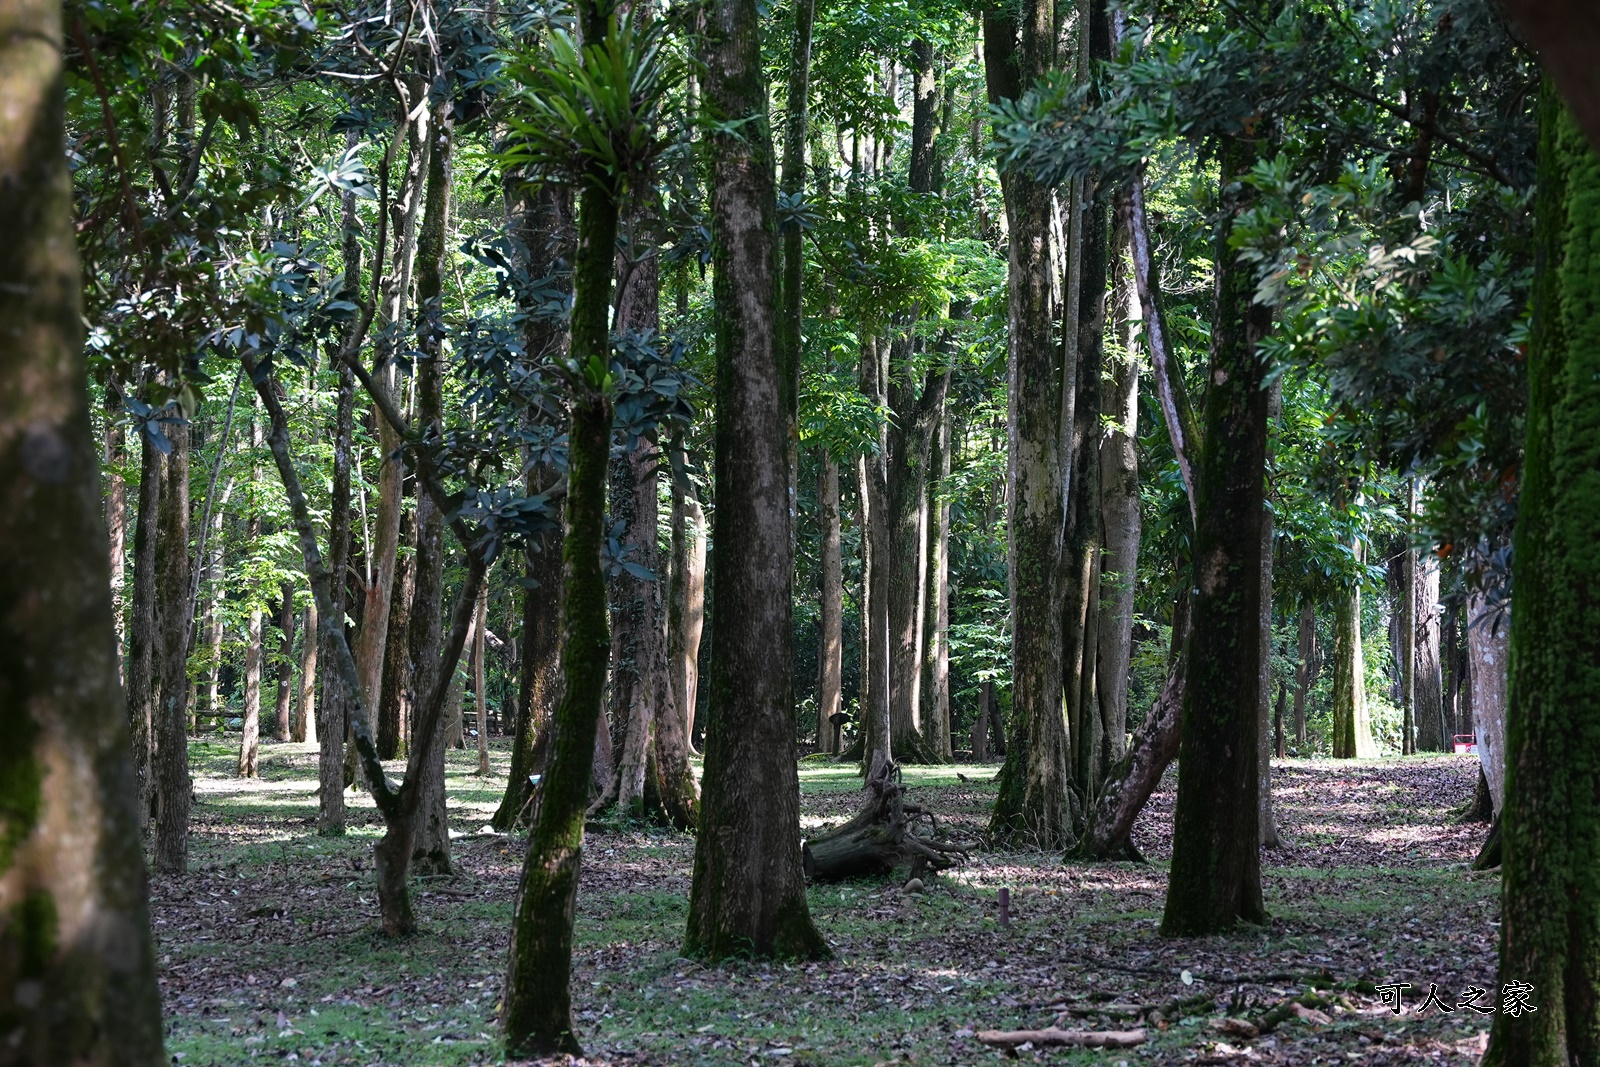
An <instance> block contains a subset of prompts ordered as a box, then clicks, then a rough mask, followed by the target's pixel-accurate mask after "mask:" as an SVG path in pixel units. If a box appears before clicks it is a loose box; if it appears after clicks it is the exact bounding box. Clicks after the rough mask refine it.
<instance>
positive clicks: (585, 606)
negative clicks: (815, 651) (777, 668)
mask: <svg viewBox="0 0 1600 1067" xmlns="http://www.w3.org/2000/svg"><path fill="white" fill-rule="evenodd" d="M577 12H578V17H579V22H580V28H581V30H582V32H583V35H584V37H585V38H587V39H589V40H599V39H600V38H602V37H603V36H604V35H605V29H606V22H607V19H606V12H605V11H604V10H602V9H601V6H600V4H598V3H597V2H596V0H582V2H580V3H579V4H578V7H577ZM599 170H600V168H599V166H598V165H597V164H596V165H592V166H591V173H590V174H589V178H590V180H589V181H588V182H587V183H586V184H584V186H583V188H582V193H581V194H580V197H581V199H580V202H579V208H578V251H577V259H576V263H575V268H576V269H575V273H574V277H573V283H574V284H573V307H572V333H571V345H572V360H573V362H574V363H575V364H576V365H577V366H578V367H580V368H584V367H588V366H590V365H591V364H592V365H595V366H599V367H604V366H606V365H608V363H609V359H608V357H609V354H610V351H611V345H610V339H609V330H608V322H607V311H608V309H609V306H610V303H611V283H612V279H613V277H614V275H615V267H614V256H615V249H616V243H617V220H618V204H617V200H616V198H615V192H614V191H613V190H611V189H608V188H607V187H606V186H605V185H604V184H603V183H602V182H601V180H600V177H601V175H600V174H599V173H598V171H599ZM721 273H722V272H721V270H719V271H718V276H719V277H720V276H721ZM580 373H584V372H580ZM596 377H597V376H595V375H593V374H592V373H588V374H585V377H583V378H582V380H577V381H573V382H572V383H571V386H572V393H573V395H572V398H571V423H570V425H569V429H568V433H567V442H568V444H567V454H568V467H567V497H566V505H565V521H566V529H565V535H564V540H563V544H562V560H563V571H562V576H563V583H564V584H563V596H562V598H561V674H562V692H561V699H560V703H558V704H557V705H556V709H555V713H554V715H553V717H552V721H551V726H550V729H551V741H550V749H549V751H550V755H549V759H548V761H547V762H546V765H545V773H544V778H543V779H542V780H541V781H540V784H539V790H538V792H537V793H536V794H535V799H536V801H537V803H536V805H535V812H534V816H533V820H532V828H531V829H530V830H529V833H528V851H527V855H526V857H525V858H524V860H523V865H522V881H521V886H520V888H519V891H518V895H517V908H516V916H515V918H514V919H513V922H512V928H511V951H510V958H509V960H508V962H507V964H506V981H505V986H504V999H503V1007H502V1009H501V1013H500V1026H501V1030H502V1032H503V1034H504V1036H505V1042H506V1051H507V1052H508V1054H510V1055H512V1056H517V1057H529V1056H540V1055H547V1054H551V1053H558V1052H565V1053H572V1054H581V1050H580V1048H579V1045H578V1039H577V1036H576V1034H575V1033H574V1030H575V1027H574V1025H573V1021H572V1001H571V990H570V989H569V982H570V978H571V973H572V923H573V909H574V906H575V903H576V900H577V895H578V879H579V876H580V874H581V870H582V862H583V821H584V812H585V809H586V808H587V807H588V801H589V783H590V779H591V775H592V772H593V765H594V747H595V735H596V733H597V732H598V728H599V725H600V724H601V723H602V722H603V721H604V716H605V710H604V705H605V687H606V669H607V666H608V664H609V661H610V658H611V635H610V630H609V626H608V624H607V618H606V588H605V576H604V574H603V572H602V571H601V567H600V552H601V549H602V547H603V546H604V544H605V533H606V531H605V505H606V501H605V497H606V468H607V465H608V462H609V459H610V452H611V420H612V409H611V402H610V399H609V397H608V396H607V395H606V394H605V393H604V392H602V391H601V382H600V381H598V380H596ZM778 484H779V485H780V486H781V485H782V484H783V483H782V480H781V479H780V481H779V483H778ZM785 537H787V531H785Z"/></svg>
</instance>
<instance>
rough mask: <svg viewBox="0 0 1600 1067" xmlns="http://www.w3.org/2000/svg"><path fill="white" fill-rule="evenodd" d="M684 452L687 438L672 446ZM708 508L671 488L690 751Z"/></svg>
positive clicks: (675, 679)
mask: <svg viewBox="0 0 1600 1067" xmlns="http://www.w3.org/2000/svg"><path fill="white" fill-rule="evenodd" d="M672 447H673V448H675V449H678V450H679V451H680V452H681V449H682V442H681V441H675V443H674V444H673V446H672ZM705 525H706V522H705V512H704V511H703V510H701V507H700V501H698V500H696V499H695V497H694V495H693V491H692V490H691V489H686V488H685V487H683V486H681V485H679V484H677V480H676V479H674V483H673V486H672V535H671V536H672V586H671V588H670V590H669V591H668V593H667V656H668V659H669V662H670V665H671V670H672V700H673V704H674V705H675V706H676V707H677V709H678V718H679V719H681V720H682V722H683V739H684V745H685V750H686V751H687V752H688V753H690V754H692V753H693V752H694V745H693V742H692V738H693V737H694V724H695V704H696V702H697V698H698V695H699V691H700V634H701V631H702V629H703V628H704V626H705V604H706V537H705Z"/></svg>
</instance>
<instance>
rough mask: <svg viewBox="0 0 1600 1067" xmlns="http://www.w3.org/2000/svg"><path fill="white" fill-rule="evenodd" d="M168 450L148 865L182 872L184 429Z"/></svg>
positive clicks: (185, 834)
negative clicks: (152, 844) (152, 817)
mask: <svg viewBox="0 0 1600 1067" xmlns="http://www.w3.org/2000/svg"><path fill="white" fill-rule="evenodd" d="M167 436H168V438H170V439H171V441H172V451H171V452H169V453H168V454H167V457H166V461H165V463H164V466H165V468H166V469H165V471H164V472H163V474H162V476H161V514H160V518H159V520H158V522H157V534H158V536H157V538H156V582H157V589H156V657H157V670H158V672H159V675H160V679H159V685H160V694H161V695H160V701H159V703H158V704H157V705H156V720H155V768H154V775H153V777H154V779H155V800H156V809H155V811H156V840H155V867H156V869H157V870H159V871H164V872H167V873H170V874H182V873H183V872H184V870H185V869H186V868H187V866H188V863H189V803H190V783H189V672H188V664H189V642H188V636H189V618H188V612H189V582H190V571H189V567H190V560H189V428H188V427H187V426H173V427H171V428H169V429H168V431H167Z"/></svg>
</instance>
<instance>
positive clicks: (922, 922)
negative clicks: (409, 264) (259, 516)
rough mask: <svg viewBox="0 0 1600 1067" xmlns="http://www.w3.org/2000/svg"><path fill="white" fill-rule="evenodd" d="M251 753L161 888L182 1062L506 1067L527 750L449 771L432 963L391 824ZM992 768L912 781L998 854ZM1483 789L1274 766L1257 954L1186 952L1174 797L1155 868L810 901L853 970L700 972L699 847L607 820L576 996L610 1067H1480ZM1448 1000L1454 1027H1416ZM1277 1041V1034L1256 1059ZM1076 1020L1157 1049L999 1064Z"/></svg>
mask: <svg viewBox="0 0 1600 1067" xmlns="http://www.w3.org/2000/svg"><path fill="white" fill-rule="evenodd" d="M234 752H235V749H234V748H233V747H232V746H229V745H225V744H221V743H218V742H211V741H208V742H196V743H195V745H194V748H193V752H192V756H193V763H194V774H195V781H196V795H197V804H196V806H195V809H194V823H193V838H192V843H191V851H190V856H191V860H190V863H191V872H190V874H188V875H187V876H185V877H182V878H156V879H154V880H153V882H152V887H151V895H152V902H151V903H152V913H153V920H154V923H155V930H156V937H157V952H158V954H159V956H160V961H161V985H162V993H163V997H164V1001H165V1005H166V1012H167V1017H168V1020H169V1024H168V1025H169V1037H168V1048H169V1050H170V1051H171V1052H172V1054H173V1058H174V1061H175V1062H176V1063H179V1064H182V1065H183V1067H205V1065H212V1064H216V1065H222V1064H244V1063H262V1062H295V1063H301V1064H308V1065H318V1064H326V1065H330V1067H331V1065H334V1064H340V1065H345V1064H355V1065H362V1067H375V1065H384V1067H387V1065H399V1067H432V1065H440V1067H445V1065H454V1064H479V1063H501V1062H504V1060H503V1058H502V1057H501V1056H500V1054H499V1051H498V1047H497V1045H496V1042H495V1039H494V1034H495V1005H496V1003H497V1001H498V999H499V990H500V984H501V981H502V971H503V968H504V964H505V950H506V943H507V935H508V931H509V927H510V923H511V912H512V907H513V904H514V901H515V895H516V889H517V876H518V872H519V867H520V864H521V858H522V852H523V847H524V839H523V838H522V836H521V835H509V836H507V835H495V834H492V833H489V832H487V831H486V824H487V822H488V820H489V816H490V815H491V814H492V813H493V811H494V808H495V806H496V805H497V803H498V801H499V796H500V791H501V789H502V788H503V786H504V777H503V776H504V774H505V766H506V758H505V753H504V751H497V752H496V753H495V761H494V762H495V768H496V771H497V772H498V774H499V775H500V776H499V777H494V776H491V777H488V778H480V777H477V776H476V775H475V774H474V773H473V768H474V763H475V760H476V757H475V754H473V753H470V752H452V753H450V767H449V775H448V783H449V784H448V788H449V791H450V804H451V816H452V826H453V832H454V833H455V834H458V835H459V836H457V837H456V838H455V840H454V841H453V842H452V849H453V856H454V861H455V865H456V876H455V877H454V878H451V879H441V880H429V881H423V882H418V883H416V885H415V888H414V893H415V896H416V900H415V904H416V908H417V911H418V914H419V916H420V917H421V920H422V923H423V931H422V933H420V934H419V935H418V936H416V937H414V938H411V939H409V940H404V941H390V940H388V939H386V938H384V937H383V936H382V935H381V933H380V932H379V931H378V929H377V915H376V910H377V909H376V899H375V895H374V892H373V874H372V860H371V847H372V844H373V842H374V841H375V840H376V838H377V837H378V835H379V834H380V833H381V829H382V827H381V822H380V820H379V817H378V815H377V813H376V812H375V811H374V810H373V809H372V807H371V804H370V802H367V801H366V800H365V798H364V797H361V796H358V795H357V794H354V793H350V794H347V801H348V802H349V804H350V808H351V810H350V815H351V819H350V822H351V831H350V833H349V834H348V835H346V836H345V837H343V838H321V837H318V836H317V835H316V833H315V826H314V821H315V814H316V796H315V789H316V753H315V750H314V749H312V748H309V747H307V746H303V745H276V744H268V745H266V746H264V749H263V758H262V761H261V766H262V777H261V778H260V779H259V780H258V781H240V780H237V779H235V778H233V777H231V772H232V765H233V760H234ZM801 766H802V769H801V788H802V792H803V794H804V799H803V803H802V818H803V821H804V829H805V831H806V832H808V833H816V832H818V831H819V830H820V829H821V828H823V827H824V826H827V825H829V824H832V823H836V822H838V821H840V820H842V819H844V818H846V817H848V815H849V814H851V813H852V812H853V810H854V807H855V803H856V800H857V790H858V789H859V786H860V779H859V778H858V777H856V776H855V774H854V772H853V770H852V769H850V768H841V767H838V766H836V765H819V764H818V763H816V762H814V761H807V762H805V763H803V764H802V765H801ZM995 770H996V767H994V766H966V765H963V766H960V767H937V768H910V769H908V770H907V771H906V777H907V781H908V784H909V785H910V786H911V795H912V799H914V800H916V801H918V802H921V803H923V804H925V805H928V806H930V807H932V808H933V809H934V810H935V811H937V812H938V813H939V814H940V816H941V821H942V822H944V823H946V824H948V825H949V826H951V827H953V828H954V829H955V830H956V831H957V832H958V833H963V834H969V835H973V836H976V835H978V834H980V833H981V832H982V829H983V826H984V824H985V821H986V818H987V812H988V808H989V805H990V803H991V802H992V800H993V793H994V787H993V783H992V780H991V779H992V777H993V775H994V773H995ZM398 772H399V767H398V765H396V768H395V773H398ZM1476 774H1477V770H1476V763H1475V762H1474V760H1473V759H1472V758H1471V757H1459V756H1439V757H1424V758H1410V759H1406V760H1383V761H1363V762H1360V763H1356V762H1353V761H1337V762H1335V761H1318V760H1287V761H1283V762H1282V763H1280V764H1277V765H1275V771H1274V800H1275V803H1276V805H1277V816H1278V821H1279V825H1280V826H1281V828H1282V830H1283V832H1284V834H1285V837H1286V839H1287V842H1288V843H1287V844H1286V845H1285V846H1284V847H1282V848H1280V849H1276V850H1270V851H1264V852H1263V853H1262V863H1263V882H1264V888H1265V894H1266V901H1267V908H1268V910H1269V912H1270V913H1271V917H1270V921H1269V922H1268V924H1267V925H1265V926H1263V927H1259V928H1250V929H1247V930H1244V931H1242V932H1240V933H1238V934H1235V935H1233V936H1229V937H1217V938H1204V939H1177V940H1172V939H1165V938H1161V937H1160V936H1158V934H1157V926H1158V924H1159V922H1160V917H1161V908H1162V902H1163V898H1164V894H1165V888H1166V876H1167V860H1168V858H1169V856H1170V834H1171V825H1172V802H1173V795H1172V789H1173V783H1174V780H1175V778H1174V776H1173V775H1172V774H1169V775H1168V777H1167V780H1166V782H1165V783H1164V786H1163V789H1162V790H1161V791H1160V792H1159V793H1157V795H1156V796H1155V797H1154V798H1152V801H1151V803H1150V805H1149V806H1148V807H1147V810H1146V811H1145V812H1144V813H1143V815H1141V817H1140V820H1139V823H1138V826H1137V828H1136V830H1135V835H1134V836H1135V840H1136V842H1137V843H1138V845H1139V846H1140V848H1141V849H1143V850H1144V852H1145V854H1146V855H1147V856H1148V857H1149V858H1150V862H1149V863H1148V864H1131V863H1115V864H1093V865H1091V864H1077V863H1062V862H1061V860H1060V858H1059V857H1057V856H1054V855H1045V854H1040V853H1000V852H990V851H978V852H976V853H974V855H973V857H972V862H971V863H969V864H968V865H967V866H966V867H964V868H962V869H960V870H958V871H956V872H953V874H952V875H951V876H947V877H945V878H941V879H934V880H932V881H930V883H929V886H928V889H927V891H926V892H923V893H911V894H908V893H905V892H902V891H901V889H900V886H899V883H898V881H896V882H894V883H893V884H885V883H883V882H857V883H847V884H844V885H835V886H818V887H813V888H812V890H811V894H810V900H811V910H812V915H813V916H814V918H815V920H816V922H817V924H818V926H819V927H820V929H821V930H822V931H823V933H824V935H825V936H826V937H827V939H828V941H829V943H830V944H831V945H832V946H833V949H834V953H835V958H834V959H833V960H831V961H828V962H823V963H790V964H783V963H761V962H754V961H750V962H741V963H734V964H730V965H726V966H719V967H708V966H705V965H702V964H701V963H698V962H695V961H692V960H687V959H684V958H682V957H681V956H680V955H679V953H678V949H679V945H680V944H681V938H682V934H683V928H684V922H685V916H686V909H687V900H688V894H689V874H690V870H691V864H692V859H693V848H694V841H693V838H692V837H689V836H687V835H682V834H673V833H669V832H665V831H660V830H655V829H647V828H629V827H617V826H600V827H591V833H590V836H589V838H588V841H587V844H586V848H585V855H584V877H583V885H582V891H581V895H580V899H579V903H578V919H577V950H576V959H575V961H574V977H573V993H574V1010H575V1012H576V1014H577V1023H578V1028H579V1038H580V1040H581V1041H582V1043H583V1045H584V1048H585V1049H586V1050H587V1052H588V1056H589V1059H588V1060H586V1061H581V1062H586V1063H592V1064H612V1065H622V1064H627V1065H640V1064H660V1065H678V1064H754V1065H759V1067H766V1065H772V1067H782V1065H793V1064H841V1065H843V1064H866V1065H872V1064H884V1063H891V1062H902V1063H926V1064H973V1063H990V1062H1000V1061H1003V1060H1005V1059H1006V1058H1007V1057H1008V1056H1014V1057H1016V1058H1020V1059H1022V1060H1044V1061H1050V1062H1058V1063H1089V1062H1093V1063H1097V1064H1101V1063H1103V1064H1106V1065H1107V1067H1124V1065H1126V1067H1143V1065H1146V1064H1188V1063H1195V1064H1219V1063H1240V1064H1247V1063H1248V1064H1292V1065H1301V1064H1305V1065H1310V1064H1333V1063H1345V1064H1361V1065H1377V1064H1397V1063H1425V1064H1469V1063H1475V1062H1476V1060H1477V1058H1478V1055H1479V1053H1480V1052H1481V1050H1482V1047H1483V1039H1484V1034H1485V1032H1486V1031H1487V1029H1488V1027H1489V1025H1490V1024H1491V1022H1492V1017H1491V1016H1488V1015H1481V1014H1478V1013H1477V1012H1474V1011H1473V1010H1471V1009H1470V1008H1462V1007H1456V1005H1457V1003H1458V1001H1459V999H1460V997H1461V994H1462V993H1463V992H1464V991H1466V990H1467V989H1468V988H1469V987H1476V988H1480V989H1485V990H1490V991H1491V993H1490V994H1489V995H1486V996H1484V997H1483V998H1481V999H1480V1000H1478V1002H1477V1003H1478V1004H1480V1005H1490V1004H1492V1003H1493V1001H1494V999H1495V998H1494V995H1493V990H1494V989H1495V955H1494V950H1495V944H1496V923H1497V920H1498V896H1499V879H1498V875H1497V873H1493V872H1491V873H1489V874H1475V873H1473V872H1471V871H1470V870H1468V863H1469V862H1470V861H1471V859H1472V857H1473V856H1474V855H1475V854H1476V852H1477V849H1478V847H1479V846H1480V844H1481V843H1482V839H1483V837H1484V831H1485V828H1484V827H1483V826H1482V825H1471V824H1469V825H1459V824H1457V823H1456V821H1455V815H1454V812H1455V810H1457V809H1459V808H1460V807H1461V806H1462V805H1464V804H1465V803H1466V801H1467V800H1468V799H1469V798H1470V796H1471V793H1472V786H1473V784H1474V780H1475V777H1476ZM962 776H964V779H963V777H962ZM1002 886H1005V887H1009V888H1010V890H1011V913H1012V921H1011V924H1010V926H1009V927H1007V928H1002V927H1001V926H1000V925H999V922H998V917H999V916H998V905H997V893H998V890H999V889H1000V888H1001V887H1002ZM1391 982H1407V983H1410V988H1409V989H1406V990H1405V991H1404V996H1405V999H1404V1001H1403V1011H1402V1013H1401V1014H1399V1015H1396V1014H1394V1013H1393V1012H1392V1010H1391V1009H1390V1008H1389V1007H1387V1006H1385V1005H1384V1004H1383V1003H1382V1000H1381V998H1380V996H1378V995H1377V994H1376V993H1375V992H1374V990H1375V987H1376V986H1378V985H1383V984H1387V983H1391ZM1430 984H1432V985H1435V986H1436V987H1437V990H1438V993H1439V996H1440V997H1441V998H1442V999H1443V1001H1444V1002H1445V1004H1447V1005H1449V1006H1451V1007H1453V1008H1455V1010H1454V1011H1453V1012H1451V1013H1449V1014H1445V1013H1442V1012H1439V1011H1437V1010H1435V1009H1430V1010H1428V1011H1427V1012H1426V1013H1424V1014H1418V1011H1417V1009H1418V1007H1419V1006H1420V1005H1421V1003H1422V1001H1423V998H1424V997H1425V996H1426V994H1427V991H1428V989H1429V986H1430ZM1296 997H1298V998H1300V1001H1301V1006H1300V1007H1299V1008H1296V1007H1295V1006H1294V1005H1293V1004H1290V1003H1289V1001H1290V1000H1292V999H1293V998H1296ZM1532 1000H1533V1003H1535V1004H1537V1003H1538V991H1535V992H1534V993H1533V996H1532ZM1275 1007H1277V1008H1278V1009H1279V1010H1278V1011H1277V1012H1275V1013H1273V1014H1272V1015H1269V1013H1271V1012H1272V1009H1274V1008H1275ZM1152 1013H1154V1014H1152ZM1274 1016H1276V1017H1277V1018H1278V1019H1280V1020H1281V1021H1280V1022H1279V1024H1278V1025H1277V1026H1276V1027H1275V1028H1272V1027H1263V1029H1270V1032H1266V1033H1260V1034H1257V1035H1255V1036H1253V1037H1251V1036H1246V1035H1247V1034H1249V1031H1250V1030H1251V1029H1252V1025H1250V1024H1259V1023H1261V1022H1262V1021H1263V1020H1266V1019H1271V1018H1273V1017H1274ZM1052 1024H1056V1025H1059V1026H1061V1027H1063V1028H1069V1029H1071V1028H1080V1029H1114V1030H1123V1029H1130V1028H1133V1027H1135V1026H1139V1025H1143V1026H1145V1027H1146V1029H1147V1032H1148V1034H1149V1037H1150V1040H1149V1041H1148V1043H1146V1044H1144V1045H1142V1046H1140V1047H1138V1048H1133V1049H1121V1050H1074V1049H1037V1048H1032V1047H1026V1046H1025V1047H1023V1048H1021V1049H1017V1050H1013V1051H1012V1052H1009V1053H1008V1052H1006V1051H1002V1050H997V1049H993V1048H989V1047H987V1046H984V1045H982V1044H979V1043H978V1041H977V1040H976V1034H975V1032H976V1031H979V1030H985V1029H1038V1028H1042V1027H1045V1026H1049V1025H1052ZM1242 1024H1243V1025H1242ZM555 1062H563V1063H564V1062H566V1061H564V1060H562V1061H555Z"/></svg>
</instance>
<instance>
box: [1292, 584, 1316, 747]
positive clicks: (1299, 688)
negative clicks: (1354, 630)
mask: <svg viewBox="0 0 1600 1067" xmlns="http://www.w3.org/2000/svg"><path fill="white" fill-rule="evenodd" d="M1296 648H1297V650H1298V652H1299V658H1298V660H1297V662H1296V663H1295V668H1294V743H1295V745H1296V746H1298V747H1297V748H1296V751H1295V754H1296V755H1299V756H1303V755H1305V749H1306V698H1307V697H1309V696H1310V695H1311V683H1312V681H1313V680H1314V679H1315V673H1314V671H1313V667H1314V666H1315V665H1314V663H1313V662H1312V661H1313V660H1314V659H1315V658H1316V654H1317V610H1316V608H1315V607H1313V606H1312V604H1311V600H1310V598H1307V599H1306V600H1305V601H1304V602H1303V603H1301V605H1300V633H1299V639H1298V641H1297V643H1296Z"/></svg>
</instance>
